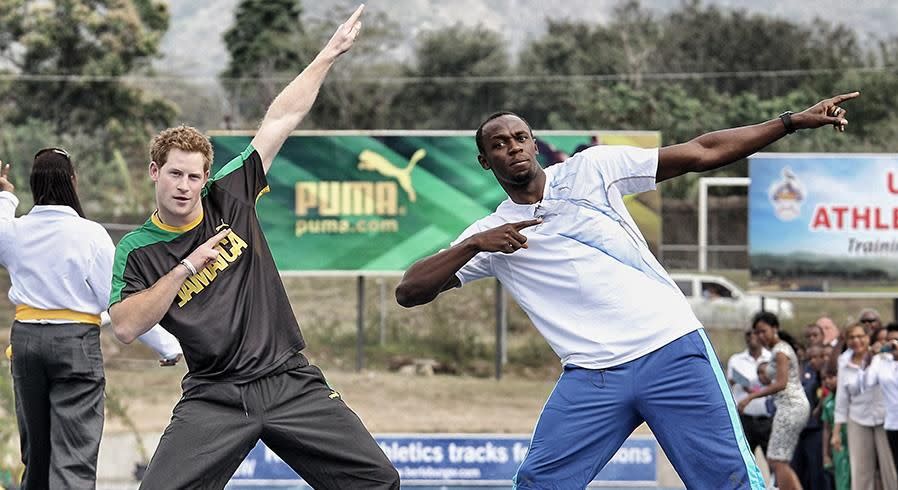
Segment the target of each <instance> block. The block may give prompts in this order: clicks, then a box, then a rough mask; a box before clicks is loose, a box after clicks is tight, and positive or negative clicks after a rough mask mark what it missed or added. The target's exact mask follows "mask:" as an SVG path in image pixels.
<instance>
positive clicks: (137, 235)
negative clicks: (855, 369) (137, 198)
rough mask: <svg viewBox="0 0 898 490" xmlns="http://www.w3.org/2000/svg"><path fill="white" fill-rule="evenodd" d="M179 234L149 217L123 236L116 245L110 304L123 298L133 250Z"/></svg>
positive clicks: (166, 240) (170, 239) (172, 238)
mask: <svg viewBox="0 0 898 490" xmlns="http://www.w3.org/2000/svg"><path fill="white" fill-rule="evenodd" d="M179 236H181V233H176V232H172V231H166V230H163V229H161V228H159V227H158V226H156V225H155V224H154V223H153V221H152V219H148V220H146V222H145V223H144V224H143V225H141V226H140V227H139V228H137V229H136V230H134V231H132V232H130V233H128V234H127V235H125V236H124V237H122V239H121V241H119V242H118V245H116V247H115V262H113V264H112V292H111V293H110V297H109V305H110V306H112V305H114V304H116V303H118V302H119V301H121V300H122V290H123V289H124V288H125V277H124V275H125V265H126V264H127V263H128V256H129V255H131V252H133V251H135V250H137V249H139V248H142V247H146V246H149V245H153V244H155V243H159V242H170V241H172V240H174V239H175V238H178V237H179Z"/></svg>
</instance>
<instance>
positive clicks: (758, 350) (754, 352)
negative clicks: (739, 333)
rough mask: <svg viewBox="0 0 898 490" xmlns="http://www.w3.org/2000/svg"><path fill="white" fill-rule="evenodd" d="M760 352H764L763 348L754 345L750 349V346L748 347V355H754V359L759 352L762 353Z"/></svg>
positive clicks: (758, 355)
mask: <svg viewBox="0 0 898 490" xmlns="http://www.w3.org/2000/svg"><path fill="white" fill-rule="evenodd" d="M762 352H764V349H761V348H760V347H755V348H753V349H752V348H749V349H748V355H750V356H752V357H754V358H755V359H757V358H759V357H761V353H762Z"/></svg>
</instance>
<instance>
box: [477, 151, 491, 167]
mask: <svg viewBox="0 0 898 490" xmlns="http://www.w3.org/2000/svg"><path fill="white" fill-rule="evenodd" d="M477 163H479V164H480V166H481V167H483V169H484V170H489V169H490V164H489V162H487V161H486V157H484V156H483V155H482V154H478V155H477Z"/></svg>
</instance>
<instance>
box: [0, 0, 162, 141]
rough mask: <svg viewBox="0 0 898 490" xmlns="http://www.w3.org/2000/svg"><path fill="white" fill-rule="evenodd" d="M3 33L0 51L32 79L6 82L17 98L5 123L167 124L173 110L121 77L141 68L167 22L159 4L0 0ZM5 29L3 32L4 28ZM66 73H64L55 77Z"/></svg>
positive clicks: (139, 0) (66, 125) (63, 126)
mask: <svg viewBox="0 0 898 490" xmlns="http://www.w3.org/2000/svg"><path fill="white" fill-rule="evenodd" d="M3 11H8V12H15V14H12V15H5V16H3V17H2V18H0V23H2V24H3V27H4V28H5V29H4V31H5V32H8V33H9V34H8V35H6V36H4V39H3V41H0V53H2V54H3V57H4V58H5V60H6V61H7V62H8V64H9V65H11V66H12V67H13V71H14V72H16V73H21V74H22V75H26V76H28V77H30V78H26V79H22V80H21V81H18V82H17V83H15V84H12V85H11V86H9V87H8V93H7V94H6V95H5V96H9V97H13V98H14V99H15V100H16V101H17V103H16V104H15V107H14V110H13V111H11V113H10V114H9V122H11V123H13V124H21V123H23V122H25V121H26V120H27V119H29V118H37V119H40V120H44V121H48V122H50V123H51V124H53V125H54V127H55V128H56V129H57V130H59V131H66V130H69V129H70V128H82V129H83V128H90V129H94V128H104V127H108V126H109V125H111V124H119V125H128V124H132V121H140V124H151V125H165V124H167V123H168V122H169V120H170V119H171V118H172V117H173V116H174V109H173V108H172V107H171V106H170V105H169V104H167V103H165V102H164V101H162V100H158V99H148V98H145V97H144V96H143V93H142V92H141V91H140V90H138V89H137V88H134V87H132V86H129V85H128V84H127V83H124V82H121V81H116V80H107V79H104V78H103V77H119V76H123V75H128V74H133V73H135V72H138V71H141V70H146V69H147V68H148V67H149V63H150V61H151V60H152V59H153V57H155V56H156V55H157V51H158V46H159V40H160V38H161V37H162V34H163V33H164V32H165V29H166V27H167V25H168V11H167V9H166V8H165V6H164V4H162V3H160V2H152V1H150V0H137V1H135V0H59V1H55V2H23V1H21V0H0V12H3ZM6 29H8V31H7V30H6ZM56 77H65V79H59V80H58V79H56Z"/></svg>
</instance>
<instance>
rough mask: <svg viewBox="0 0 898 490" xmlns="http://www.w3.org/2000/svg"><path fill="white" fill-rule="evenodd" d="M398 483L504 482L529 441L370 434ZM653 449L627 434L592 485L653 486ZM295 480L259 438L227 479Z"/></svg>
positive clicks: (643, 439) (253, 482)
mask: <svg viewBox="0 0 898 490" xmlns="http://www.w3.org/2000/svg"><path fill="white" fill-rule="evenodd" d="M376 439H377V442H378V443H379V444H380V447H381V449H383V451H384V453H385V454H386V455H387V457H389V458H390V461H392V462H393V464H394V465H395V466H396V469H397V470H398V471H399V475H400V478H401V479H402V486H403V487H406V486H434V485H471V486H489V485H495V486H506V487H507V486H508V485H509V484H510V483H511V479H512V477H514V475H515V472H516V471H517V470H518V467H520V465H521V462H522V461H523V460H524V456H526V455H527V449H528V447H529V445H530V438H529V436H523V435H499V434H449V435H439V434H399V435H381V436H377V437H376ZM657 456H658V449H657V444H656V442H655V439H654V438H653V437H650V436H631V437H630V438H629V439H627V441H626V442H625V443H624V445H623V446H622V447H621V449H620V450H619V451H618V452H617V453H616V454H615V455H614V457H613V458H612V459H611V461H610V462H609V463H608V465H607V466H605V468H604V469H603V470H602V471H601V472H600V473H599V475H598V477H597V478H596V479H595V481H594V482H593V483H592V484H591V485H590V486H591V487H592V486H599V487H601V486H618V487H620V486H650V487H652V486H655V485H656V484H657V468H658V465H657ZM299 481H301V480H300V478H299V477H298V476H297V475H296V473H295V472H294V471H293V470H292V469H290V467H289V466H287V464H286V463H284V462H283V461H281V459H280V458H279V457H278V456H277V455H276V454H274V452H272V451H271V450H270V449H268V448H267V447H265V445H264V444H262V443H261V442H259V444H257V445H256V447H255V448H254V449H253V450H252V451H251V452H250V453H249V456H247V458H246V459H245V460H244V461H243V463H242V464H241V465H240V467H239V468H238V469H237V472H236V473H235V474H234V476H233V478H231V483H232V484H234V485H262V484H264V485H270V486H278V485H283V486H295V485H297V484H298V482H299Z"/></svg>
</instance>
